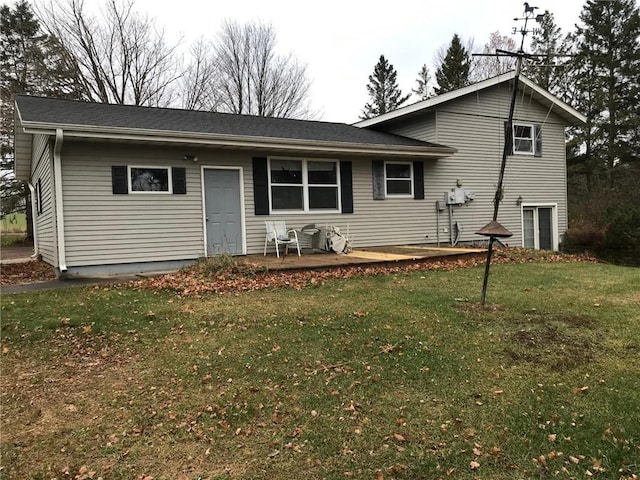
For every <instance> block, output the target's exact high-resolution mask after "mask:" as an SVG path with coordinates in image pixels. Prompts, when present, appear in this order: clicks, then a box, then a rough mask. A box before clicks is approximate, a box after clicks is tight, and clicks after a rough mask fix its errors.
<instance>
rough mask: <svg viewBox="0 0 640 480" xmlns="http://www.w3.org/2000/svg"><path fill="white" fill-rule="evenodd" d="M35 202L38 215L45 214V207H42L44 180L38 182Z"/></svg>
mask: <svg viewBox="0 0 640 480" xmlns="http://www.w3.org/2000/svg"><path fill="white" fill-rule="evenodd" d="M34 196H35V198H34V201H35V204H36V214H38V215H40V214H41V213H42V212H43V205H42V179H40V178H39V179H38V181H37V182H36V188H35V191H34Z"/></svg>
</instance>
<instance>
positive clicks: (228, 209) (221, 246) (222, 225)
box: [204, 168, 244, 255]
mask: <svg viewBox="0 0 640 480" xmlns="http://www.w3.org/2000/svg"><path fill="white" fill-rule="evenodd" d="M240 181H241V176H240V170H237V169H222V168H205V169H204V203H205V226H206V239H207V255H219V254H222V253H229V254H231V255H237V254H242V253H243V252H244V245H243V235H242V230H243V228H242V199H241V198H242V197H241V195H242V189H241V183H240Z"/></svg>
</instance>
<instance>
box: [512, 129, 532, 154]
mask: <svg viewBox="0 0 640 480" xmlns="http://www.w3.org/2000/svg"><path fill="white" fill-rule="evenodd" d="M534 149H535V136H534V128H533V125H526V124H518V123H515V124H514V125H513V153H514V154H523V155H533V154H534V153H535V150H534Z"/></svg>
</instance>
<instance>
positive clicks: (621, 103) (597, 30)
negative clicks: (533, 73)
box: [572, 0, 640, 189]
mask: <svg viewBox="0 0 640 480" xmlns="http://www.w3.org/2000/svg"><path fill="white" fill-rule="evenodd" d="M580 20H581V22H582V26H578V27H577V30H576V35H575V37H574V38H575V40H576V42H577V43H576V57H575V59H574V62H573V71H572V76H573V81H574V82H575V84H576V92H577V95H578V97H577V99H576V100H577V105H575V106H576V107H577V108H578V110H581V111H583V112H584V113H585V114H586V115H587V125H586V127H584V128H582V129H580V130H579V131H578V139H579V141H580V142H582V143H583V145H584V148H583V149H582V150H583V151H584V154H583V155H582V158H581V163H583V164H584V165H594V166H597V168H598V169H599V170H603V171H604V174H605V175H604V176H605V180H606V182H605V184H604V185H603V186H606V187H607V188H609V189H612V188H614V187H615V186H616V185H615V183H616V180H615V178H616V177H615V175H614V173H615V171H616V170H618V169H620V168H622V167H623V166H624V164H625V163H630V162H638V161H640V160H639V159H638V158H639V153H638V152H637V151H634V150H633V148H634V145H638V138H637V135H638V123H639V121H640V83H639V82H640V40H639V39H640V13H639V9H638V7H637V5H636V3H635V0H611V1H607V2H602V1H597V0H588V1H587V3H586V4H585V6H584V9H583V11H582V13H581V14H580Z"/></svg>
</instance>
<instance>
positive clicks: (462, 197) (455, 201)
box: [446, 187, 476, 205]
mask: <svg viewBox="0 0 640 480" xmlns="http://www.w3.org/2000/svg"><path fill="white" fill-rule="evenodd" d="M475 198H476V194H475V193H474V192H472V191H470V190H465V189H464V188H460V187H455V188H452V189H451V190H449V191H448V192H447V195H446V203H447V205H464V204H465V203H468V202H470V201H471V200H473V199H475Z"/></svg>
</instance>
